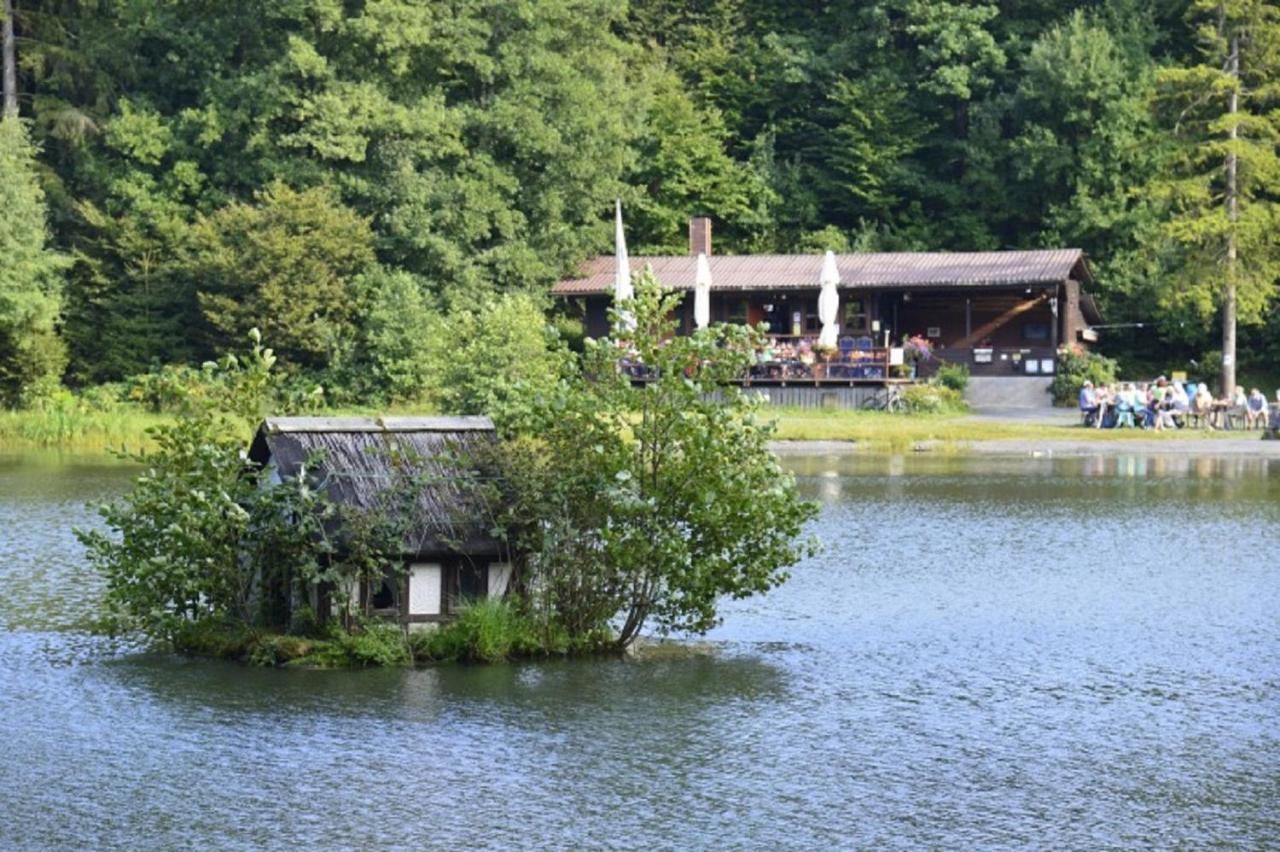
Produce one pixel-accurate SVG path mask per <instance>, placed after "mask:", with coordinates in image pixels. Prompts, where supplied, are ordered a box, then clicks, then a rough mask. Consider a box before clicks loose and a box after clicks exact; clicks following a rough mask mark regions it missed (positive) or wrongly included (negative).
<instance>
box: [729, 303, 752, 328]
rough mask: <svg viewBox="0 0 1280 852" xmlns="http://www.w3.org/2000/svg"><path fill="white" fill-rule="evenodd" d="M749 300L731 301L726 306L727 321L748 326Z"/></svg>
mask: <svg viewBox="0 0 1280 852" xmlns="http://www.w3.org/2000/svg"><path fill="white" fill-rule="evenodd" d="M747 314H748V310H747V300H746V299H730V300H728V301H727V303H726V304H725V320H726V321H728V322H731V323H737V324H738V325H746V324H747Z"/></svg>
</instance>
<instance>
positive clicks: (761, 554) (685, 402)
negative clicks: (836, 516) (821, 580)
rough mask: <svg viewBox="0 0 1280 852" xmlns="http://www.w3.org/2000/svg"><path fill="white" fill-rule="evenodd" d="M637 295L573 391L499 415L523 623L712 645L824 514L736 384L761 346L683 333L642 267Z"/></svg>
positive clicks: (795, 554)
mask: <svg viewBox="0 0 1280 852" xmlns="http://www.w3.org/2000/svg"><path fill="white" fill-rule="evenodd" d="M635 292H636V295H635V298H634V299H632V300H629V301H627V302H624V303H622V304H621V305H619V306H617V307H616V308H615V310H614V314H613V329H614V333H613V336H612V337H611V338H609V339H606V340H599V341H588V343H587V345H586V350H585V352H584V353H583V355H582V356H581V357H580V359H579V360H578V363H577V365H576V367H577V369H576V370H574V369H572V368H571V369H570V370H569V371H568V378H565V379H563V380H561V381H560V382H559V383H558V384H556V385H555V386H553V387H550V388H546V387H544V388H542V389H540V390H533V389H531V392H530V393H529V394H527V395H525V397H524V399H523V403H522V404H520V405H517V406H513V407H512V408H511V409H510V410H506V411H503V412H495V417H496V419H497V420H498V423H499V428H500V429H501V430H502V431H503V432H504V440H503V441H502V442H501V444H500V445H499V447H498V448H497V451H496V456H497V457H496V459H495V466H496V467H497V469H498V476H497V481H498V482H500V483H501V486H500V487H501V488H502V489H503V490H504V494H503V496H502V499H500V500H499V501H497V505H498V506H499V512H498V517H497V526H498V528H499V530H500V532H501V533H502V534H503V535H504V536H505V537H506V538H507V539H508V541H509V543H510V544H511V546H512V550H513V551H514V552H516V553H519V554H523V558H524V563H525V564H524V574H525V577H526V589H527V595H528V598H527V606H528V608H529V614H530V615H531V616H533V617H534V618H535V620H536V621H538V622H540V623H542V624H545V625H554V626H555V627H557V628H558V629H563V630H564V631H567V633H568V634H569V636H570V638H571V639H572V640H575V641H576V642H579V643H586V644H591V641H590V637H593V636H595V637H605V636H608V637H610V638H609V639H607V640H603V638H602V639H601V641H605V642H606V644H611V645H612V646H614V647H617V648H623V647H626V646H627V645H629V644H631V643H632V642H633V641H634V640H635V639H636V637H637V636H638V635H639V633H640V631H641V629H642V628H643V627H644V626H645V625H646V624H651V625H653V626H655V627H656V628H657V629H658V630H659V631H661V632H669V631H682V632H691V633H702V632H706V631H707V630H709V629H710V628H711V627H713V626H715V625H716V624H717V623H718V614H717V608H716V606H717V602H718V601H719V600H720V599H722V598H723V597H730V598H743V597H747V596H750V595H752V594H757V593H761V592H765V591H768V590H769V589H771V588H773V587H775V586H777V585H778V584H780V583H782V582H783V581H784V580H785V579H786V577H787V574H786V569H787V567H788V566H790V565H792V564H793V563H795V562H796V561H798V560H799V559H801V558H802V557H804V556H805V555H806V554H808V553H810V552H811V551H812V550H813V549H814V547H815V544H814V542H812V541H810V540H807V539H802V538H801V533H802V530H803V527H804V524H805V523H806V522H807V521H808V520H809V519H810V518H812V517H813V516H814V514H815V512H816V507H815V506H814V504H812V503H810V502H806V501H804V500H802V499H800V497H799V496H798V494H797V492H796V489H795V483H794V480H793V479H792V477H791V476H790V475H789V474H788V473H787V472H786V471H785V470H783V468H782V467H781V466H780V465H779V463H778V461H777V459H776V458H775V457H774V455H773V453H772V452H771V451H770V450H769V447H768V441H769V438H770V436H771V435H772V425H771V424H769V423H766V422H764V421H762V420H761V419H759V418H758V416H757V409H758V406H759V401H758V400H757V399H756V398H755V397H753V396H749V395H747V394H744V393H743V392H742V391H741V390H739V389H738V388H737V387H736V386H734V385H733V384H732V381H733V380H735V379H738V378H740V377H741V376H742V375H743V374H744V373H745V372H746V371H747V369H748V368H749V367H750V365H751V363H752V358H753V354H754V352H755V351H756V350H757V348H758V346H759V344H760V340H759V334H760V333H759V332H758V331H756V330H755V329H751V328H747V327H743V326H738V325H730V324H722V325H716V326H713V327H711V328H707V329H703V330H700V331H697V332H695V333H694V334H692V335H688V336H676V335H675V329H676V321H675V320H674V319H672V317H673V316H674V315H675V311H676V309H677V307H678V305H679V301H680V296H679V294H676V293H672V292H667V291H664V290H663V289H662V288H661V286H660V285H659V284H658V282H657V281H656V280H655V279H654V277H653V275H652V273H651V272H650V271H648V270H646V271H645V272H644V273H643V274H642V275H641V276H639V277H638V279H637V282H636V290H635ZM624 363H625V364H630V365H637V366H639V367H640V368H641V371H642V372H643V373H644V375H645V380H644V381H643V382H637V381H633V379H632V377H631V376H629V375H628V374H627V371H625V370H623V369H621V367H620V365H622V364H624Z"/></svg>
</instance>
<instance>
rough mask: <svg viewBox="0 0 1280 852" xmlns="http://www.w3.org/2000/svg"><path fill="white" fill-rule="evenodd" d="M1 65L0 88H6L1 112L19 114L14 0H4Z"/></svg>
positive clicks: (6, 114) (13, 116) (11, 116)
mask: <svg viewBox="0 0 1280 852" xmlns="http://www.w3.org/2000/svg"><path fill="white" fill-rule="evenodd" d="M0 56H3V59H0V65H3V68H4V71H3V80H0V88H2V89H4V109H3V112H2V113H0V114H2V115H3V117H4V118H17V116H18V59H17V50H16V48H15V47H14V44H13V0H4V24H3V35H0Z"/></svg>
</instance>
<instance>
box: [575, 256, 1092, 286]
mask: <svg viewBox="0 0 1280 852" xmlns="http://www.w3.org/2000/svg"><path fill="white" fill-rule="evenodd" d="M822 259H823V256H822V255H820V254H784V255H779V254H770V255H760V254H754V255H716V256H713V257H710V258H708V260H709V261H710V264H711V281H712V284H711V289H712V290H728V291H738V290H792V289H815V290H816V289H817V288H818V277H819V274H820V273H821V272H822ZM696 264H697V259H696V258H695V257H692V256H689V255H674V256H672V255H666V256H651V257H633V258H631V268H632V269H643V268H644V267H645V266H646V265H647V266H650V267H652V268H653V273H654V275H656V276H657V278H658V280H659V281H661V282H662V283H663V285H665V286H667V287H670V288H672V289H677V290H692V289H693V286H694V274H695V271H696ZM836 268H837V269H839V270H840V287H841V289H870V288H885V287H919V288H957V289H964V288H970V287H975V288H976V287H1001V286H1004V287H1018V286H1029V285H1044V284H1057V283H1060V282H1062V281H1066V280H1067V279H1068V278H1074V279H1075V280H1077V281H1080V282H1081V283H1089V282H1091V281H1092V280H1093V276H1092V275H1091V274H1090V273H1089V267H1088V264H1087V263H1085V259H1084V252H1082V251H1081V250H1080V249H1046V250H1032V251H983V252H892V253H877V254H838V255H836ZM613 274H614V259H613V256H612V255H609V256H603V257H595V258H592V259H590V260H588V261H587V262H586V263H584V264H583V266H582V268H581V269H580V271H579V275H578V277H576V278H570V279H567V280H565V281H561V282H559V283H558V284H556V285H555V286H554V287H553V288H552V290H551V292H552V294H553V295H555V296H592V295H601V294H608V293H612V292H613Z"/></svg>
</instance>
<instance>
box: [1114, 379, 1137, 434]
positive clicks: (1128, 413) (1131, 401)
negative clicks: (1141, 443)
mask: <svg viewBox="0 0 1280 852" xmlns="http://www.w3.org/2000/svg"><path fill="white" fill-rule="evenodd" d="M1136 401H1137V392H1136V391H1135V390H1134V389H1133V385H1132V384H1129V383H1126V384H1125V385H1123V386H1122V387H1121V388H1120V393H1119V394H1117V395H1116V428H1117V429H1123V428H1124V427H1126V426H1128V427H1129V428H1130V429H1132V428H1134V425H1135V424H1134V422H1133V412H1134V410H1135V403H1136Z"/></svg>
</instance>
